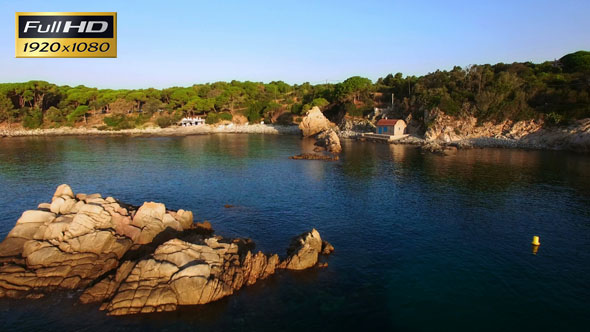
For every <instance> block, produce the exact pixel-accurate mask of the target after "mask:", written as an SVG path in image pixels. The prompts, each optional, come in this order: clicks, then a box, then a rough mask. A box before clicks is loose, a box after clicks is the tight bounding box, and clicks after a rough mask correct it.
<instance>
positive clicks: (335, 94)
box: [0, 51, 590, 129]
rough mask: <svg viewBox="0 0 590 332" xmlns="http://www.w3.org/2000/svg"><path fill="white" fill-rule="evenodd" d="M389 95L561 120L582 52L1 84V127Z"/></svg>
mask: <svg viewBox="0 0 590 332" xmlns="http://www.w3.org/2000/svg"><path fill="white" fill-rule="evenodd" d="M392 101H393V106H394V108H393V109H394V110H395V112H397V113H399V114H398V115H399V116H407V115H409V114H412V115H413V119H414V120H417V121H421V119H422V118H423V114H424V110H427V109H432V108H435V107H438V108H440V109H441V110H442V111H444V112H445V113H447V114H450V115H454V116H467V115H471V116H475V117H477V118H478V120H480V121H501V120H504V119H511V120H525V119H537V118H541V119H544V120H545V123H546V124H548V125H559V124H566V123H568V122H570V121H572V120H576V119H580V118H588V117H590V52H585V51H579V52H576V53H572V54H568V55H566V56H564V57H562V58H561V59H559V60H556V61H547V62H544V63H541V64H533V63H530V62H526V63H513V64H504V63H498V64H495V65H473V66H469V67H467V68H461V67H455V68H453V69H452V70H450V71H436V72H434V73H430V74H427V75H424V76H420V77H416V76H405V77H404V76H403V75H402V74H401V73H397V74H389V75H387V76H385V77H383V78H379V79H378V80H377V81H376V82H372V81H371V80H370V79H368V78H363V77H359V76H354V77H350V78H348V79H347V80H345V81H343V82H341V83H337V84H318V85H311V84H310V83H303V84H295V85H289V84H287V83H285V82H282V81H274V82H270V83H260V82H250V81H246V82H238V81H232V82H229V83H227V82H216V83H207V84H195V85H193V86H190V87H172V88H167V89H162V90H158V89H153V88H150V89H137V90H111V89H96V88H89V87H85V86H76V87H70V86H57V85H55V84H51V83H48V82H44V81H30V82H25V83H3V84H0V123H4V125H7V126H12V125H14V124H22V126H23V127H25V128H53V127H60V126H79V125H84V124H88V123H89V122H91V121H92V120H94V122H93V123H94V124H96V120H97V119H99V120H100V126H98V127H99V128H101V129H125V128H134V127H142V126H145V125H147V124H154V125H158V126H160V127H167V126H170V125H173V124H175V123H176V122H177V121H178V120H179V119H181V118H182V117H184V116H186V115H203V116H206V121H207V123H217V122H219V121H222V120H232V119H234V120H235V119H236V118H241V119H243V120H244V121H246V119H247V121H249V122H250V123H253V122H258V121H260V120H261V119H264V121H265V122H267V123H268V122H273V123H281V124H288V123H293V122H294V121H295V122H296V121H297V120H298V118H299V116H300V115H302V114H304V113H305V111H306V110H308V109H310V108H311V107H313V106H319V107H320V108H322V109H323V110H324V112H325V113H326V114H328V115H329V117H331V118H332V119H335V118H336V119H340V118H342V117H343V116H345V115H346V116H350V117H362V116H365V115H367V114H369V113H370V112H371V111H372V110H373V108H374V107H389V106H391V104H392Z"/></svg>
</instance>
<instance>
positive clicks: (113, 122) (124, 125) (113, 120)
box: [103, 114, 134, 130]
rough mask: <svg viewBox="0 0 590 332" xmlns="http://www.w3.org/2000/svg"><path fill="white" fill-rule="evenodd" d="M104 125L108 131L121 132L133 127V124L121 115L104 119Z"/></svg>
mask: <svg viewBox="0 0 590 332" xmlns="http://www.w3.org/2000/svg"><path fill="white" fill-rule="evenodd" d="M103 121H104V123H105V124H106V125H107V126H108V127H109V129H114V130H121V129H131V128H133V127H134V125H133V123H132V122H131V121H130V120H129V118H127V117H126V116H125V115H123V114H115V115H112V116H107V117H105V118H104V120H103Z"/></svg>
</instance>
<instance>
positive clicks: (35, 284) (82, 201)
mask: <svg viewBox="0 0 590 332" xmlns="http://www.w3.org/2000/svg"><path fill="white" fill-rule="evenodd" d="M212 233H213V231H212V229H211V228H210V225H207V224H199V223H197V224H193V215H192V212H190V211H184V210H178V211H172V210H167V209H166V207H165V206H164V205H163V204H161V203H153V202H147V203H144V204H143V205H142V206H141V207H139V208H137V207H134V206H131V205H126V204H123V203H121V202H118V201H117V200H115V199H114V198H112V197H107V198H106V199H103V198H102V197H101V196H100V195H98V194H94V195H84V194H78V195H74V193H73V191H72V190H71V188H70V187H69V186H67V185H61V186H59V187H58V189H57V190H56V192H55V194H54V196H53V198H52V202H51V203H43V204H40V205H39V209H38V210H31V211H25V212H24V213H23V215H22V216H21V218H20V219H19V220H18V221H17V223H16V225H15V227H14V228H13V230H12V231H11V232H10V233H9V235H8V236H7V237H6V239H5V240H4V241H3V242H2V243H0V264H1V265H0V297H23V296H27V297H31V298H36V297H40V296H43V294H45V293H47V292H49V291H52V290H58V289H82V290H84V291H83V293H82V295H81V297H80V301H81V302H83V303H90V302H102V303H103V304H102V306H101V309H103V310H106V311H107V312H108V313H109V314H111V315H124V314H133V313H148V312H154V311H169V310H174V309H176V308H177V306H179V305H189V304H205V303H208V302H211V301H215V300H218V299H220V298H222V297H224V296H228V295H231V294H233V292H234V291H236V290H238V289H240V288H241V287H243V286H246V285H251V284H253V283H255V282H256V281H257V280H259V279H264V278H266V277H268V276H270V275H272V274H274V273H275V271H276V270H277V269H292V270H301V269H306V268H309V267H312V266H314V265H316V263H317V262H318V257H319V255H320V254H321V253H322V252H323V253H325V254H327V253H330V252H331V250H333V247H331V246H330V245H329V244H327V243H324V244H322V240H321V237H320V235H319V233H318V232H317V231H316V230H312V231H311V232H308V233H304V234H302V235H300V236H299V237H297V238H296V239H297V240H294V242H293V243H295V242H296V243H298V245H297V246H295V245H293V244H292V245H291V247H290V248H289V250H288V253H287V257H286V258H285V260H284V261H282V262H281V260H280V259H279V257H278V255H276V254H274V255H266V254H263V253H262V252H258V253H254V252H253V249H254V244H253V243H252V242H251V241H250V240H247V239H224V238H222V237H220V236H213V235H212ZM318 241H319V245H318Z"/></svg>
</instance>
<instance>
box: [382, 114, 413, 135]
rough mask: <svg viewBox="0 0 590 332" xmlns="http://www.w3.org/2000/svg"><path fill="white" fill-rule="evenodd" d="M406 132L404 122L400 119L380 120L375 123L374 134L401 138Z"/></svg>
mask: <svg viewBox="0 0 590 332" xmlns="http://www.w3.org/2000/svg"><path fill="white" fill-rule="evenodd" d="M405 131H406V122H405V121H404V120H402V119H387V118H385V119H381V120H379V121H377V130H376V131H375V133H377V134H381V135H390V136H402V135H403V134H405Z"/></svg>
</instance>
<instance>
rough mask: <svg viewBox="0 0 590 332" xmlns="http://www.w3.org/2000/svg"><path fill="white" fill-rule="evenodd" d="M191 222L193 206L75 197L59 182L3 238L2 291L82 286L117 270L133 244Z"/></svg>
mask: <svg viewBox="0 0 590 332" xmlns="http://www.w3.org/2000/svg"><path fill="white" fill-rule="evenodd" d="M192 223H193V216H192V213H191V212H189V211H183V210H179V211H170V210H166V208H165V206H164V205H163V204H159V203H153V202H149V203H144V205H143V206H141V207H140V208H139V209H137V208H136V207H133V206H130V205H126V204H121V203H119V202H118V201H117V200H115V199H114V198H112V197H107V198H106V199H103V198H102V197H101V196H100V195H99V194H93V195H85V194H78V195H76V196H74V193H73V191H72V189H71V188H70V187H69V186H67V185H61V186H59V187H58V188H57V190H56V191H55V194H54V195H53V198H52V201H51V203H42V204H40V205H39V209H38V210H30V211H25V212H24V213H23V214H22V216H21V217H20V218H19V220H18V221H17V222H16V225H15V227H14V228H13V229H12V230H11V231H10V233H9V234H8V236H7V237H6V239H5V240H4V241H3V242H2V243H0V262H1V263H3V265H2V266H0V296H9V297H17V296H19V295H20V294H21V293H27V292H37V291H46V290H51V289H59V288H62V289H77V288H83V287H85V286H87V285H88V284H89V283H91V282H92V281H94V280H95V279H96V278H98V277H100V276H101V275H103V274H105V273H107V272H108V271H111V270H113V269H115V268H116V267H117V265H118V262H119V260H120V259H121V258H122V257H123V256H124V255H125V253H126V252H127V251H128V250H129V249H131V248H132V247H133V246H134V245H141V244H145V243H149V242H151V240H152V239H153V238H154V237H155V236H156V235H157V234H159V233H160V232H162V231H163V230H164V229H166V228H167V227H170V228H172V229H174V230H176V231H183V230H185V229H188V228H190V227H191V226H192Z"/></svg>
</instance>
